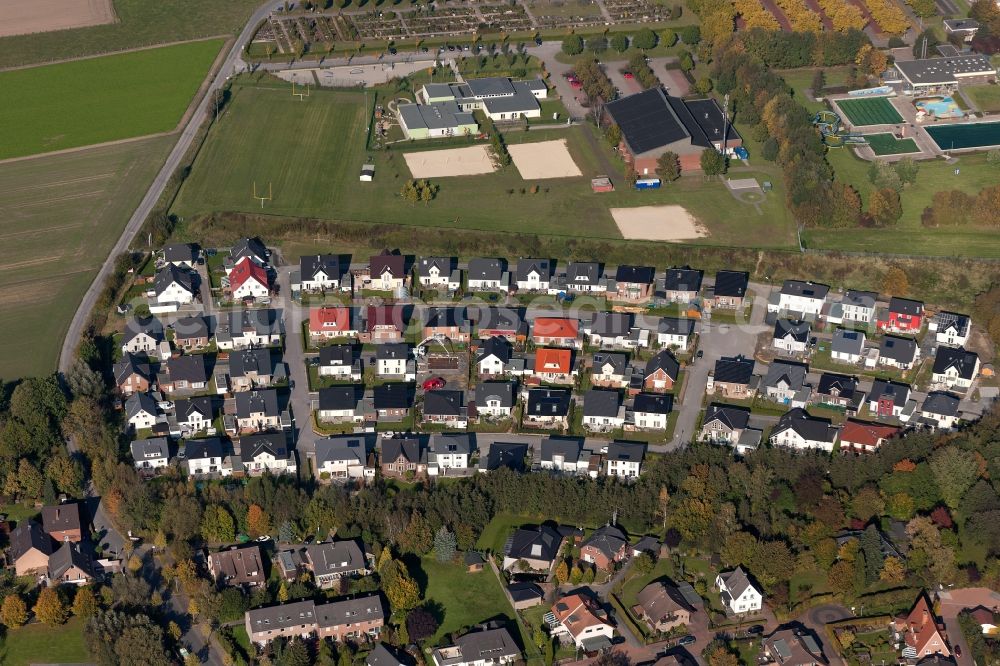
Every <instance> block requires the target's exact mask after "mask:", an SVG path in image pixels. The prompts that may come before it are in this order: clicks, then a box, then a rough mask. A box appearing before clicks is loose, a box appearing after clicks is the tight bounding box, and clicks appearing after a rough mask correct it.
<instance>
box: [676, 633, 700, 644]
mask: <svg viewBox="0 0 1000 666" xmlns="http://www.w3.org/2000/svg"><path fill="white" fill-rule="evenodd" d="M697 640H698V639H697V638H695V637H694V636H692V635H691V634H688V635H687V636H681V637H680V638H679V639H677V644H678V645H691V644H693V643H695V642H697Z"/></svg>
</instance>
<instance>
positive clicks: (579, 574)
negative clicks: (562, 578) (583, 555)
mask: <svg viewBox="0 0 1000 666" xmlns="http://www.w3.org/2000/svg"><path fill="white" fill-rule="evenodd" d="M569 582H570V583H571V584H573V585H579V584H580V583H581V582H583V571H582V570H581V569H580V567H573V568H572V569H570V571H569Z"/></svg>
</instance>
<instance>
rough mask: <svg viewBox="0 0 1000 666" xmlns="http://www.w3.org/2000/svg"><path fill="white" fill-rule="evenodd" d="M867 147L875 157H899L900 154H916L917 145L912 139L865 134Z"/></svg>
mask: <svg viewBox="0 0 1000 666" xmlns="http://www.w3.org/2000/svg"><path fill="white" fill-rule="evenodd" d="M865 138H866V139H867V140H868V145H869V146H871V148H872V150H873V151H875V154H876V155H899V154H900V153H918V152H920V149H919V148H917V143H916V141H914V140H913V139H897V138H896V137H895V136H893V135H892V134H889V133H888V132H885V133H880V134H867V135H865Z"/></svg>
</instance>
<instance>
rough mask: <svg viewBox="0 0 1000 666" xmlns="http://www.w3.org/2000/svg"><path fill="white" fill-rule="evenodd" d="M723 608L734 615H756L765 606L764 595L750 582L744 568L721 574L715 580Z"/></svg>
mask: <svg viewBox="0 0 1000 666" xmlns="http://www.w3.org/2000/svg"><path fill="white" fill-rule="evenodd" d="M715 587H717V588H718V589H719V596H720V597H721V599H722V606H723V607H724V608H725V609H726V611H727V612H729V613H731V614H733V615H742V614H745V613H755V612H757V611H759V610H760V609H761V608H763V606H764V594H763V592H761V591H760V590H759V589H757V587H756V586H755V585H754V584H753V583H752V582H751V581H750V578H749V576H747V572H746V571H744V570H743V567H736V569H734V570H733V571H727V572H723V573H720V574H719V575H718V576H716V578H715Z"/></svg>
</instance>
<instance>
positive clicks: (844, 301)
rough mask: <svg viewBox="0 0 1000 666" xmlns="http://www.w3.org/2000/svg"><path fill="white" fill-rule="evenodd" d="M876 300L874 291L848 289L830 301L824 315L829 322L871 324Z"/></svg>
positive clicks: (876, 296)
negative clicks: (837, 298)
mask: <svg viewBox="0 0 1000 666" xmlns="http://www.w3.org/2000/svg"><path fill="white" fill-rule="evenodd" d="M877 300H878V294H876V293H875V292H872V291H858V290H856V289H848V290H847V291H846V292H844V295H843V296H841V297H840V300H839V301H835V302H833V303H830V306H829V308H828V309H827V312H826V313H825V315H824V317H825V319H826V320H827V321H828V322H829V323H831V324H838V325H840V324H847V325H850V324H866V325H867V324H871V323H872V320H873V319H874V318H875V302H876V301H877Z"/></svg>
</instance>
